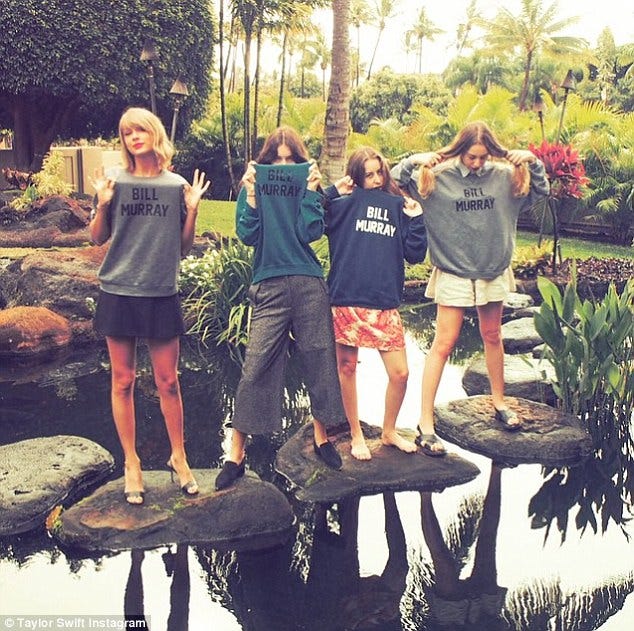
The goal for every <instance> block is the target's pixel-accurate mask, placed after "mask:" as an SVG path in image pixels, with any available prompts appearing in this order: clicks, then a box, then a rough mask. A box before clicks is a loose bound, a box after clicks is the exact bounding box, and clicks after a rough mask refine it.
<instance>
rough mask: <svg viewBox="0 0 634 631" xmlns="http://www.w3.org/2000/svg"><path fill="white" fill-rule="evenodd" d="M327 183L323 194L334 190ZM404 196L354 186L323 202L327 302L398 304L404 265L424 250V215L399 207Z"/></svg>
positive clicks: (419, 257)
mask: <svg viewBox="0 0 634 631" xmlns="http://www.w3.org/2000/svg"><path fill="white" fill-rule="evenodd" d="M333 188H334V187H330V188H329V189H327V191H326V196H327V197H332V196H334V195H336V190H335V192H333V191H332V189H333ZM404 202H405V200H404V198H403V197H401V196H400V195H391V194H390V193H386V192H384V191H381V190H378V189H362V188H357V189H355V190H354V191H353V192H352V194H351V195H345V196H342V197H337V198H336V199H332V200H331V201H329V202H328V205H327V208H328V210H327V213H326V234H327V235H328V244H329V249H330V273H329V274H328V287H329V292H330V303H331V304H332V305H336V306H342V307H367V308H370V309H381V310H384V309H394V308H396V307H398V306H399V304H400V303H401V298H402V295H403V283H404V280H405V264H404V260H406V261H407V262H408V263H420V262H421V261H423V260H424V259H425V254H426V253H427V234H426V232H425V224H424V222H423V216H422V215H419V216H417V217H413V218H410V217H408V216H407V215H406V214H405V213H404V212H403V205H404Z"/></svg>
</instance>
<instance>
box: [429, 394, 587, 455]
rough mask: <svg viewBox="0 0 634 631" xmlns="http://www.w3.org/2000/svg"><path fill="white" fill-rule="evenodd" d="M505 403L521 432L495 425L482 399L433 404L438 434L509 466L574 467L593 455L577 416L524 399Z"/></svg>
mask: <svg viewBox="0 0 634 631" xmlns="http://www.w3.org/2000/svg"><path fill="white" fill-rule="evenodd" d="M506 401H507V404H508V407H509V408H510V409H511V410H513V411H514V412H516V413H517V415H518V416H519V418H520V420H521V422H522V428H521V430H520V431H515V432H510V431H508V430H506V429H505V428H504V427H503V426H502V425H501V424H500V423H497V422H496V421H495V419H494V409H493V403H492V401H491V397H490V396H486V395H479V396H473V397H468V398H466V399H458V400H456V401H450V402H449V403H446V404H444V405H437V406H436V407H435V410H434V411H435V415H436V431H437V432H438V435H439V436H442V437H443V438H445V439H446V440H448V441H451V442H452V443H455V444H456V445H458V446H459V447H462V448H464V449H468V450H469V451H473V452H475V453H478V454H481V455H483V456H486V457H487V458H491V459H492V460H493V461H494V462H497V463H500V464H507V465H518V464H525V463H538V464H543V465H547V466H553V467H557V466H567V465H575V464H578V463H580V462H581V461H582V460H583V459H584V458H586V457H587V456H589V455H590V454H591V453H592V440H591V438H590V435H589V434H588V432H587V431H586V430H585V429H584V428H583V427H582V426H581V423H580V421H579V420H578V419H577V418H576V417H575V416H572V415H569V414H564V413H563V412H560V411H559V410H556V409H555V408H552V407H550V406H548V405H544V404H542V403H536V402H535V401H529V400H527V399H520V398H515V397H506Z"/></svg>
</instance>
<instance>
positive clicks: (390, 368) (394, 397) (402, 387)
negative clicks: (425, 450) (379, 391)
mask: <svg viewBox="0 0 634 631" xmlns="http://www.w3.org/2000/svg"><path fill="white" fill-rule="evenodd" d="M379 352H380V354H381V359H382V360H383V364H384V365H385V370H386V371H387V376H388V384H387V390H386V391H385V411H384V414H383V431H382V433H381V442H382V443H383V444H384V445H394V447H397V448H398V449H400V450H401V451H405V452H407V453H413V452H415V451H416V445H415V444H414V443H413V442H410V441H409V440H405V438H403V437H402V436H401V435H400V434H399V433H398V432H397V431H396V419H397V417H398V413H399V411H400V409H401V405H402V404H403V399H404V398H405V392H406V391H407V379H408V377H409V369H408V367H407V355H406V353H405V349H404V348H403V349H400V350H397V351H379Z"/></svg>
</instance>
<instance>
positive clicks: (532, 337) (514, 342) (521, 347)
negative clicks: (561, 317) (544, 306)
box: [502, 317, 544, 354]
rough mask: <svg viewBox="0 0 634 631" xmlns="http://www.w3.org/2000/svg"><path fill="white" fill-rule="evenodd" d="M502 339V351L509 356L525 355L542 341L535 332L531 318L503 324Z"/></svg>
mask: <svg viewBox="0 0 634 631" xmlns="http://www.w3.org/2000/svg"><path fill="white" fill-rule="evenodd" d="M502 339H503V340H504V350H505V351H506V352H507V353H510V354H513V353H527V352H529V351H532V349H533V348H535V346H537V345H538V344H542V343H543V341H544V340H542V338H541V336H540V335H539V333H538V332H537V329H536V328H535V321H534V320H533V318H532V317H530V318H518V319H516V320H511V321H510V322H506V323H505V324H503V325H502Z"/></svg>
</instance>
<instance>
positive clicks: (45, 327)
mask: <svg viewBox="0 0 634 631" xmlns="http://www.w3.org/2000/svg"><path fill="white" fill-rule="evenodd" d="M72 336H73V333H72V330H71V326H70V324H69V322H68V320H67V319H66V318H65V317H63V316H61V315H59V314H57V313H54V312H53V311H51V310H50V309H47V308H46V307H12V308H8V309H2V310H1V311H0V357H2V358H4V359H7V358H9V357H18V358H22V357H29V358H30V357H33V356H35V355H37V356H40V355H46V354H51V353H55V352H57V351H59V350H60V349H63V348H65V347H67V346H68V344H69V343H70V341H71V339H72Z"/></svg>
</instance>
